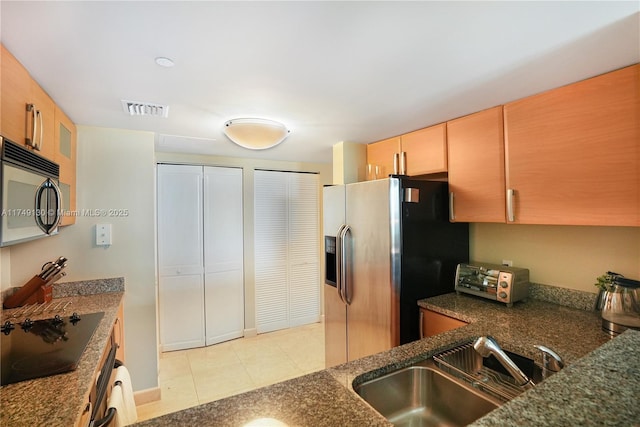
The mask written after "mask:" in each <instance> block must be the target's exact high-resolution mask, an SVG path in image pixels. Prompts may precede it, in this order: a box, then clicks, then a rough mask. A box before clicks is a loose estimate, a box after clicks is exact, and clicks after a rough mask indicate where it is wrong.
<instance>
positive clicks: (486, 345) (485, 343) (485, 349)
mask: <svg viewBox="0 0 640 427" xmlns="http://www.w3.org/2000/svg"><path fill="white" fill-rule="evenodd" d="M473 348H474V349H475V350H476V351H477V352H478V353H479V354H480V355H481V356H482V357H489V356H491V355H493V356H494V357H495V358H496V359H497V360H498V362H500V364H501V365H502V366H504V368H505V369H506V370H507V372H509V374H511V376H512V377H513V378H514V379H515V380H516V384H518V385H519V386H521V387H526V388H531V387H533V385H534V384H533V382H532V381H531V379H529V377H528V376H526V375H525V373H524V372H522V371H521V370H520V368H518V365H516V364H515V363H514V362H513V360H511V358H509V356H507V355H506V353H505V352H504V351H502V349H501V348H500V346H499V345H498V343H497V342H496V340H495V339H493V338H492V337H489V336H486V337H480V338H478V339H476V340H475V341H474V342H473Z"/></svg>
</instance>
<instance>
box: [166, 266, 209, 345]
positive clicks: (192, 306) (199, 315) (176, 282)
mask: <svg viewBox="0 0 640 427" xmlns="http://www.w3.org/2000/svg"><path fill="white" fill-rule="evenodd" d="M158 282H159V288H160V297H159V310H160V325H159V326H160V351H173V350H183V349H186V348H193V347H202V346H204V345H205V340H204V298H203V294H204V286H203V283H202V275H201V274H190V275H184V276H167V277H162V276H161V277H160V278H159V280H158Z"/></svg>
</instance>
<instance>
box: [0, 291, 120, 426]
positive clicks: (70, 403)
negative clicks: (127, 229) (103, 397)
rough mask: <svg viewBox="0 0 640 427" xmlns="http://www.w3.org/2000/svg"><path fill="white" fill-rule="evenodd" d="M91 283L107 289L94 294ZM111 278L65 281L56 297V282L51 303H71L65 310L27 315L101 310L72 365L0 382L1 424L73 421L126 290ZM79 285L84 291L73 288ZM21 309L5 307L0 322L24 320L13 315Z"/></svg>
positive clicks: (27, 424)
mask: <svg viewBox="0 0 640 427" xmlns="http://www.w3.org/2000/svg"><path fill="white" fill-rule="evenodd" d="M91 283H94V284H95V285H96V286H97V288H96V289H97V291H103V292H107V293H99V294H92V291H91V289H92V288H91V287H90V286H91V285H90V284H91ZM114 283H115V284H114ZM114 283H111V284H110V285H107V286H105V284H104V283H102V282H101V281H91V282H74V284H63V285H64V286H63V287H64V288H65V291H64V292H63V293H62V294H64V295H67V296H63V297H59V298H58V297H57V296H58V295H57V294H56V292H55V288H56V286H58V285H54V296H56V298H54V299H53V302H54V303H58V302H61V303H63V305H64V304H66V303H70V304H69V305H67V307H66V310H65V311H64V313H62V312H55V313H51V312H48V311H45V312H44V313H39V314H35V315H29V317H30V318H31V319H32V320H38V319H43V318H51V317H53V316H54V315H55V314H56V313H59V314H60V315H61V316H66V315H71V313H73V312H77V313H78V314H79V315H80V316H82V314H88V313H96V312H104V316H103V318H102V320H101V321H100V324H99V325H98V327H97V329H96V331H95V332H94V334H93V336H92V338H91V340H90V341H89V343H88V344H87V348H86V350H85V352H84V354H83V355H82V357H81V359H80V361H79V364H78V367H77V369H76V370H74V371H71V372H67V373H64V374H59V375H54V376H50V377H46V378H38V379H34V380H28V381H22V382H19V383H15V384H9V385H6V386H3V387H0V408H1V409H0V425H2V426H44V425H47V426H61V427H62V426H64V427H69V426H74V425H76V423H77V422H78V420H79V418H80V415H81V414H82V410H83V406H84V402H85V400H86V399H87V397H88V395H89V392H90V389H91V384H92V379H93V376H94V374H95V373H96V370H97V368H98V364H99V363H100V358H101V357H102V354H103V352H104V350H105V348H106V345H107V342H108V337H109V335H110V334H111V329H112V327H113V324H114V322H115V319H116V317H117V315H118V307H119V305H120V303H121V301H122V298H123V295H124V293H123V291H124V281H123V280H120V279H115V282H114ZM78 287H79V288H81V289H82V290H78V289H76V288H78ZM74 289H75V290H74ZM94 290H95V289H94ZM19 310H20V308H15V309H11V310H3V311H2V322H4V321H6V320H8V319H10V320H11V321H12V322H16V321H21V320H23V319H24V317H23V316H22V317H17V318H13V317H12V316H13V314H14V313H16V312H18V311H19Z"/></svg>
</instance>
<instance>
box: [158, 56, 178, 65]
mask: <svg viewBox="0 0 640 427" xmlns="http://www.w3.org/2000/svg"><path fill="white" fill-rule="evenodd" d="M156 64H158V65H159V66H161V67H165V68H171V67H173V66H174V65H175V64H174V63H173V60H171V58H165V57H164V56H159V57H157V58H156Z"/></svg>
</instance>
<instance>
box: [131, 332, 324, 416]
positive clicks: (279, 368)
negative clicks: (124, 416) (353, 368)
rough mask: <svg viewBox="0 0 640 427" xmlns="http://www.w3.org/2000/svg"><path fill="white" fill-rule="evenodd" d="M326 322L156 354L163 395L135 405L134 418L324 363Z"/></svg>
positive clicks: (183, 406) (172, 409)
mask: <svg viewBox="0 0 640 427" xmlns="http://www.w3.org/2000/svg"><path fill="white" fill-rule="evenodd" d="M324 367H325V366H324V324H323V323H313V324H310V325H304V326H299V327H296V328H291V329H283V330H280V331H275V332H270V333H266V334H260V335H258V336H255V337H251V338H240V339H237V340H232V341H228V342H225V343H221V344H216V345H213V346H209V347H202V348H195V349H190V350H181V351H172V352H167V353H161V354H160V388H161V392H162V399H161V400H159V401H155V402H151V403H147V404H144V405H140V406H138V407H137V410H138V421H143V420H147V419H149V418H154V417H158V416H160V415H164V414H168V413H170V412H176V411H179V410H182V409H186V408H189V407H192V406H196V405H200V404H203V403H206V402H211V401H213V400H218V399H222V398H224V397H228V396H232V395H234V394H238V393H243V392H246V391H249V390H253V389H256V388H259V387H263V386H266V385H270V384H274V383H277V382H280V381H284V380H287V379H290V378H294V377H298V376H301V375H304V374H308V373H311V372H315V371H319V370H322V369H324Z"/></svg>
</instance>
